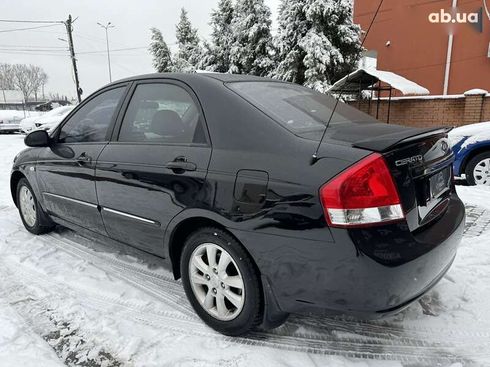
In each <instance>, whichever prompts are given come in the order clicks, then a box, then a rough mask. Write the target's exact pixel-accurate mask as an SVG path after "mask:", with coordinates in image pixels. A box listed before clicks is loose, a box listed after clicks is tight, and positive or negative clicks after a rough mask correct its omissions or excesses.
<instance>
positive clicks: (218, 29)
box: [201, 0, 233, 73]
mask: <svg viewBox="0 0 490 367" xmlns="http://www.w3.org/2000/svg"><path fill="white" fill-rule="evenodd" d="M232 21H233V3H232V1H231V0H220V1H219V2H218V9H216V10H213V12H212V13H211V22H210V25H211V28H212V33H211V41H212V43H211V44H209V43H205V45H204V49H205V52H204V57H203V61H202V63H201V65H202V67H201V68H202V69H206V70H210V71H216V72H220V73H226V72H228V71H229V70H230V48H231V45H232V42H233V32H232V28H231V23H232Z"/></svg>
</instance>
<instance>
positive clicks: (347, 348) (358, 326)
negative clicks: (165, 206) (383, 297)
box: [29, 234, 488, 365]
mask: <svg viewBox="0 0 490 367" xmlns="http://www.w3.org/2000/svg"><path fill="white" fill-rule="evenodd" d="M66 237H67V236H63V235H60V234H55V235H48V236H41V237H36V239H38V240H41V241H42V242H44V243H45V244H46V245H51V246H55V247H56V248H57V249H60V250H62V251H64V252H67V253H68V254H70V255H72V256H75V257H78V258H80V259H82V260H84V261H87V262H89V263H91V264H93V265H94V266H96V267H97V268H100V269H101V270H103V271H106V272H107V273H108V274H110V275H111V276H115V277H117V278H119V279H121V280H123V281H126V282H128V283H130V284H131V285H133V286H135V287H136V288H137V289H140V290H142V291H143V292H145V293H147V294H150V295H152V296H155V297H156V298H157V299H158V300H161V301H162V302H164V303H165V304H168V305H169V306H170V307H173V308H176V309H177V310H179V311H180V312H181V313H182V314H181V315H179V313H177V314H173V313H169V312H158V311H154V310H152V311H150V310H148V309H147V308H145V307H144V306H142V305H137V304H132V303H131V302H125V301H121V300H117V299H111V298H108V297H103V296H102V295H91V297H88V299H89V304H88V305H91V306H95V307H99V308H100V307H102V309H103V310H106V311H107V305H109V306H111V305H112V306H117V307H119V309H120V310H121V309H125V310H126V313H125V314H124V312H122V311H121V312H122V313H123V316H124V317H126V316H127V317H130V318H131V319H133V320H136V321H139V322H142V323H145V324H147V325H149V326H155V325H159V326H162V327H165V328H172V329H174V330H176V331H178V332H181V333H184V334H190V335H201V336H206V337H210V336H211V337H213V338H219V339H225V340H227V341H230V342H233V343H242V344H248V345H257V346H266V347H272V348H280V349H287V350H296V351H301V352H309V353H321V354H330V355H340V356H346V357H352V358H368V359H379V360H387V359H388V360H389V359H393V360H399V361H402V362H407V363H418V362H420V363H422V362H423V363H428V364H427V365H434V363H447V362H461V361H464V358H462V357H459V356H457V355H456V354H454V353H449V352H446V351H445V350H446V349H449V350H450V349H453V348H454V347H460V346H461V345H464V344H466V343H463V344H462V343H460V342H457V341H456V340H454V336H455V335H456V336H458V335H461V334H458V333H456V334H455V335H452V334H454V333H452V332H451V333H450V334H451V336H450V335H447V334H445V335H442V338H441V339H446V338H445V336H450V339H449V341H448V340H447V339H446V340H445V342H444V341H438V342H433V341H430V339H431V338H430V337H431V336H433V334H435V332H434V330H432V329H427V330H420V329H417V330H411V329H409V330H407V329H404V328H402V327H394V326H386V325H382V324H381V325H378V324H372V323H364V322H358V321H349V320H330V319H328V320H322V319H317V318H311V319H308V318H301V317H293V318H292V320H291V322H288V323H287V324H286V326H285V327H283V328H280V329H277V330H275V331H272V332H255V333H252V334H251V335H250V336H249V337H248V338H227V337H224V336H222V335H220V334H217V333H215V332H214V331H211V330H210V329H208V328H207V327H206V326H204V324H203V323H202V322H201V321H199V319H197V316H196V315H195V314H194V312H193V311H192V309H191V307H190V305H188V303H187V300H186V299H185V298H184V297H185V295H184V292H183V290H182V289H181V287H180V285H179V284H178V283H177V282H175V281H174V280H173V278H172V277H171V275H170V274H169V275H168V276H166V275H164V274H161V273H159V272H154V271H152V270H149V269H145V268H144V267H143V266H135V265H133V264H128V263H127V262H124V261H123V260H119V259H116V258H114V257H112V256H110V255H109V256H108V255H106V254H104V253H103V252H98V251H94V250H91V249H89V248H88V247H87V246H85V245H83V244H79V243H77V242H75V241H73V240H70V239H68V238H66ZM97 245H99V243H97ZM102 247H107V246H106V245H104V244H102ZM35 278H36V277H34V278H31V279H30V280H29V281H30V282H33V283H32V284H36V283H35ZM45 280H46V279H45ZM45 280H44V281H45ZM142 283H144V285H143V284H142ZM65 294H66V290H65ZM169 299H170V300H171V301H170V302H169V301H168V300H169ZM182 299H184V303H185V305H186V306H185V307H184V308H182ZM44 302H46V304H45V306H46V307H49V306H50V301H48V300H45V301H44ZM51 306H53V305H52V304H51ZM179 306H180V307H179ZM310 322H312V323H313V322H314V323H315V324H314V325H310ZM305 326H306V327H310V329H313V331H312V330H307V329H306V330H305ZM313 326H316V327H313ZM299 328H302V330H303V331H298V329H299ZM444 331H445V332H446V333H447V331H448V330H444ZM464 334H465V338H467V337H468V333H464ZM469 335H470V336H473V337H474V339H477V338H481V337H482V336H483V337H484V338H485V339H487V340H488V334H487V335H485V333H480V332H476V333H471V332H470V333H469ZM451 339H452V340H451ZM475 341H476V340H474V341H473V342H475ZM462 342H463V341H462ZM473 342H470V343H471V344H473ZM480 342H481V340H480Z"/></svg>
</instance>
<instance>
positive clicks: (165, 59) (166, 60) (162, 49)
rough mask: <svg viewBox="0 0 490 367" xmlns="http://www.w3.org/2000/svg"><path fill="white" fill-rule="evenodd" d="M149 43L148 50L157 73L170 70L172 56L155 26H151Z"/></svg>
mask: <svg viewBox="0 0 490 367" xmlns="http://www.w3.org/2000/svg"><path fill="white" fill-rule="evenodd" d="M150 31H151V43H150V48H149V51H150V53H151V54H152V56H153V67H154V68H155V69H156V71H157V72H158V73H165V72H169V71H171V67H172V56H171V54H170V50H169V48H168V46H167V44H166V43H165V41H164V40H163V36H162V32H161V31H160V30H159V29H157V28H151V29H150Z"/></svg>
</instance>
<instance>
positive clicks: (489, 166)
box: [473, 158, 490, 186]
mask: <svg viewBox="0 0 490 367" xmlns="http://www.w3.org/2000/svg"><path fill="white" fill-rule="evenodd" d="M473 177H474V179H475V183H476V184H477V185H487V186H490V158H486V159H483V160H481V161H480V162H478V164H477V165H476V166H475V168H474V169H473Z"/></svg>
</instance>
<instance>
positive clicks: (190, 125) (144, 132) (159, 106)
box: [118, 83, 206, 144]
mask: <svg viewBox="0 0 490 367" xmlns="http://www.w3.org/2000/svg"><path fill="white" fill-rule="evenodd" d="M118 141H120V142H135V143H137V142H147V143H159V144H191V143H205V142H206V139H205V135H204V130H203V125H202V121H201V116H200V112H199V109H198V107H197V105H196V103H195V102H194V100H193V99H192V97H191V95H190V94H189V93H188V92H187V91H186V90H185V89H184V88H182V87H179V86H177V85H174V84H166V83H154V84H140V85H138V86H137V87H136V90H135V92H134V94H133V96H132V98H131V101H130V102H129V106H128V109H127V111H126V114H125V115H124V119H123V122H122V125H121V131H120V132H119V138H118Z"/></svg>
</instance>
